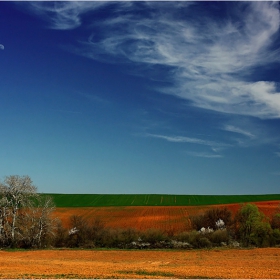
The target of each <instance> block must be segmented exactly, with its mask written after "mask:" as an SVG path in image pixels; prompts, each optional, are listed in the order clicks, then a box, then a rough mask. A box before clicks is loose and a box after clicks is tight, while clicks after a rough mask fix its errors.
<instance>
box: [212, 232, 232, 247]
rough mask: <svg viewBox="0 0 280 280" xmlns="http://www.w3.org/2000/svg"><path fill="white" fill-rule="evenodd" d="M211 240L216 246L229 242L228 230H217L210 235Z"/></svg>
mask: <svg viewBox="0 0 280 280" xmlns="http://www.w3.org/2000/svg"><path fill="white" fill-rule="evenodd" d="M208 238H209V240H210V241H211V242H212V243H214V244H215V245H221V243H222V242H225V243H228V242H229V233H228V231H227V230H226V229H223V230H220V229H219V230H216V231H214V232H213V233H211V234H209V237H208Z"/></svg>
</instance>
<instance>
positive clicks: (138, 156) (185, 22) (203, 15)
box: [0, 1, 280, 194]
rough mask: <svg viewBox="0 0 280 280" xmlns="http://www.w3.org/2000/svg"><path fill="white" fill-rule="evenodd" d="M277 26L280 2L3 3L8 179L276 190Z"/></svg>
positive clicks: (146, 189) (0, 35)
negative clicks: (10, 177)
mask: <svg viewBox="0 0 280 280" xmlns="http://www.w3.org/2000/svg"><path fill="white" fill-rule="evenodd" d="M279 34H280V33H279V4H278V3H277V2H200V1H199V2H183V1H181V2H149V1H147V2H128V1H126V2H120V1H119V2H102V1H96V2H90V1H87V2H73V1H70V2H0V63H1V64H0V65H1V67H0V77H1V83H0V84H1V88H0V97H1V102H0V131H1V132H0V133H1V136H0V139H1V149H0V170H1V175H0V176H1V178H2V179H3V178H4V177H5V176H8V175H12V174H18V175H29V176H30V177H31V178H32V179H33V181H34V183H35V185H37V186H38V191H39V192H46V193H52V192H55V193H159V194H261V193H279V186H280V141H279V140H280V129H279V128H280V84H279V82H280V35H279Z"/></svg>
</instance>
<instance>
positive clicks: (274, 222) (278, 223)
mask: <svg viewBox="0 0 280 280" xmlns="http://www.w3.org/2000/svg"><path fill="white" fill-rule="evenodd" d="M270 224H271V228H272V229H280V213H275V214H274V215H273V216H272V219H271V222H270Z"/></svg>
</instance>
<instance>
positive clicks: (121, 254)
mask: <svg viewBox="0 0 280 280" xmlns="http://www.w3.org/2000/svg"><path fill="white" fill-rule="evenodd" d="M279 263H280V248H262V249H246V250H245V249H242V250H241V249H227V250H191V251H164V250H162V251H145V250H144V251H143V250H139V251H134V250H131V251H126V250H108V251H105V250H102V251H99V250H36V251H14V252H11V251H0V264H1V266H0V278H1V279H12V278H17V279H27V278H32V279H42V278H52V279H54V278H84V279H85V278H87V279H89V278H90V279H93V278H95V279H101V278H107V279H108V278H115V279H118V278H119V279H120V278H121V279H131V278H153V279H154V278H161V279H162V278H185V279H186V278H201V279H203V278H216V279H217V278H230V279H241V278H242V279H269V278H270V279H277V278H279V277H280V267H279Z"/></svg>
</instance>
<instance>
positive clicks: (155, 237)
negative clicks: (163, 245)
mask: <svg viewBox="0 0 280 280" xmlns="http://www.w3.org/2000/svg"><path fill="white" fill-rule="evenodd" d="M140 237H141V240H142V241H144V242H148V243H151V244H155V243H157V242H160V241H165V240H167V239H168V236H167V234H166V233H164V232H163V231H161V230H159V229H153V228H151V229H147V230H146V231H145V232H143V233H142V234H141V236H140Z"/></svg>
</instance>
